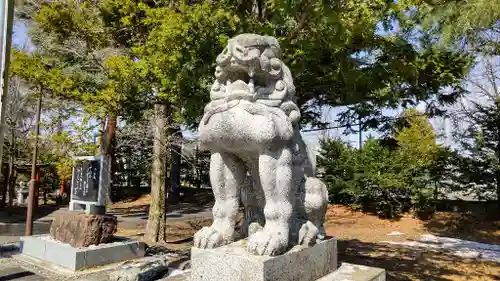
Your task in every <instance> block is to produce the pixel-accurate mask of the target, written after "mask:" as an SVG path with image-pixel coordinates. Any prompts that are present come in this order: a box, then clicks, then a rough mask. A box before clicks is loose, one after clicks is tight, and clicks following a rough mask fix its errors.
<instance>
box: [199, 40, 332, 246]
mask: <svg viewBox="0 0 500 281" xmlns="http://www.w3.org/2000/svg"><path fill="white" fill-rule="evenodd" d="M280 57H281V49H280V46H279V43H278V41H277V40H276V38H274V37H270V36H260V35H256V34H241V35H238V36H236V37H234V38H232V39H230V40H229V42H228V45H227V47H226V48H225V49H224V51H223V52H222V53H221V54H220V55H219V56H218V57H217V67H216V71H215V78H216V80H215V82H214V83H213V85H212V88H211V91H210V99H211V101H210V103H209V104H208V105H207V106H206V107H205V111H204V116H203V118H202V120H201V123H200V126H199V138H200V142H201V145H202V146H203V147H204V148H207V149H209V150H210V151H211V152H212V155H211V158H210V181H211V185H212V188H213V192H214V195H215V205H214V207H213V224H212V225H211V226H210V227H204V228H203V229H201V230H200V231H199V232H198V233H196V234H195V236H194V246H195V247H198V248H215V247H219V246H222V245H225V244H228V243H231V242H233V240H234V239H235V231H234V229H235V224H236V219H237V216H238V210H239V206H240V202H242V203H243V205H244V208H245V221H244V226H243V228H242V234H243V235H244V236H248V242H247V244H246V245H247V249H248V251H250V252H251V253H254V254H257V255H278V254H281V253H283V252H285V251H286V250H287V249H288V248H289V247H290V246H294V245H297V244H300V245H311V244H314V243H315V242H316V240H317V239H324V236H325V233H324V228H323V221H324V215H325V211H326V206H327V203H328V192H327V190H326V186H325V184H324V183H323V182H321V181H320V180H319V179H317V178H315V171H314V163H312V161H311V160H310V159H311V157H310V155H309V153H308V149H307V147H306V145H305V143H304V141H303V140H302V137H301V135H300V132H299V126H298V123H299V119H300V110H299V108H298V107H297V105H296V104H295V102H294V101H295V87H294V85H293V79H292V75H291V73H290V70H289V69H288V67H287V66H286V65H285V64H284V63H283V62H282V61H281V59H280Z"/></svg>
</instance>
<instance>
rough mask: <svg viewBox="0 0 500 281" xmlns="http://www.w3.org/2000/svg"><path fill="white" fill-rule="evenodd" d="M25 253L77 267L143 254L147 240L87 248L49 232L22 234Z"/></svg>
mask: <svg viewBox="0 0 500 281" xmlns="http://www.w3.org/2000/svg"><path fill="white" fill-rule="evenodd" d="M21 254H23V255H27V256H30V257H33V258H36V259H39V260H41V261H44V262H48V263H51V264H55V265H57V266H61V267H64V268H67V269H70V270H73V271H76V270H80V269H85V268H90V267H95V266H102V265H106V264H111V263H115V262H120V261H124V260H130V259H136V258H140V257H143V256H144V254H145V247H144V244H143V243H141V242H139V241H134V240H124V241H119V242H113V243H108V244H100V245H98V246H90V247H86V248H74V247H72V246H71V245H68V244H64V243H61V242H58V241H55V240H53V239H51V238H50V237H49V236H48V235H38V236H24V237H21Z"/></svg>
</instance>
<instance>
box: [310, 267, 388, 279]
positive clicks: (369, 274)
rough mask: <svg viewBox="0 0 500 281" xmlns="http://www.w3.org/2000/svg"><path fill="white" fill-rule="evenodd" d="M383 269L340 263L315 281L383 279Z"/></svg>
mask: <svg viewBox="0 0 500 281" xmlns="http://www.w3.org/2000/svg"><path fill="white" fill-rule="evenodd" d="M385 280H386V279H385V270H384V269H382V268H377V267H371V266H365V265H357V264H350V263H342V265H341V266H340V267H339V269H337V270H336V271H335V272H332V273H330V274H328V275H326V276H324V277H322V278H320V279H318V280H317V281H385Z"/></svg>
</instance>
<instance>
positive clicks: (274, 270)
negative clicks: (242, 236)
mask: <svg viewBox="0 0 500 281" xmlns="http://www.w3.org/2000/svg"><path fill="white" fill-rule="evenodd" d="M245 243H246V240H240V241H238V242H234V243H232V244H229V245H226V246H223V247H219V248H216V249H197V248H192V250H191V273H190V281H216V280H218V281H314V280H316V279H319V278H321V277H323V276H325V275H327V274H329V273H331V272H333V271H334V270H335V269H336V268H337V240H336V239H334V238H332V239H329V240H325V241H322V242H320V243H318V244H316V245H314V246H312V247H306V246H296V247H294V248H292V249H291V250H290V251H288V252H287V253H285V254H283V255H279V256H256V255H252V254H250V253H248V252H247V250H246V247H245Z"/></svg>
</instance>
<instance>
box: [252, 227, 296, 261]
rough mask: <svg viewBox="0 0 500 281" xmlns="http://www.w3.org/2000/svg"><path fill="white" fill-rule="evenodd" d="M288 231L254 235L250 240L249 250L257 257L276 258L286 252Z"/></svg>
mask: <svg viewBox="0 0 500 281" xmlns="http://www.w3.org/2000/svg"><path fill="white" fill-rule="evenodd" d="M287 247H288V231H279V230H269V229H266V228H265V227H264V229H263V230H261V231H258V232H256V233H254V234H253V235H252V236H250V238H249V239H248V244H247V250H248V251H249V252H250V253H252V254H255V255H268V256H275V255H279V254H281V253H283V252H285V251H286V249H287Z"/></svg>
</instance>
